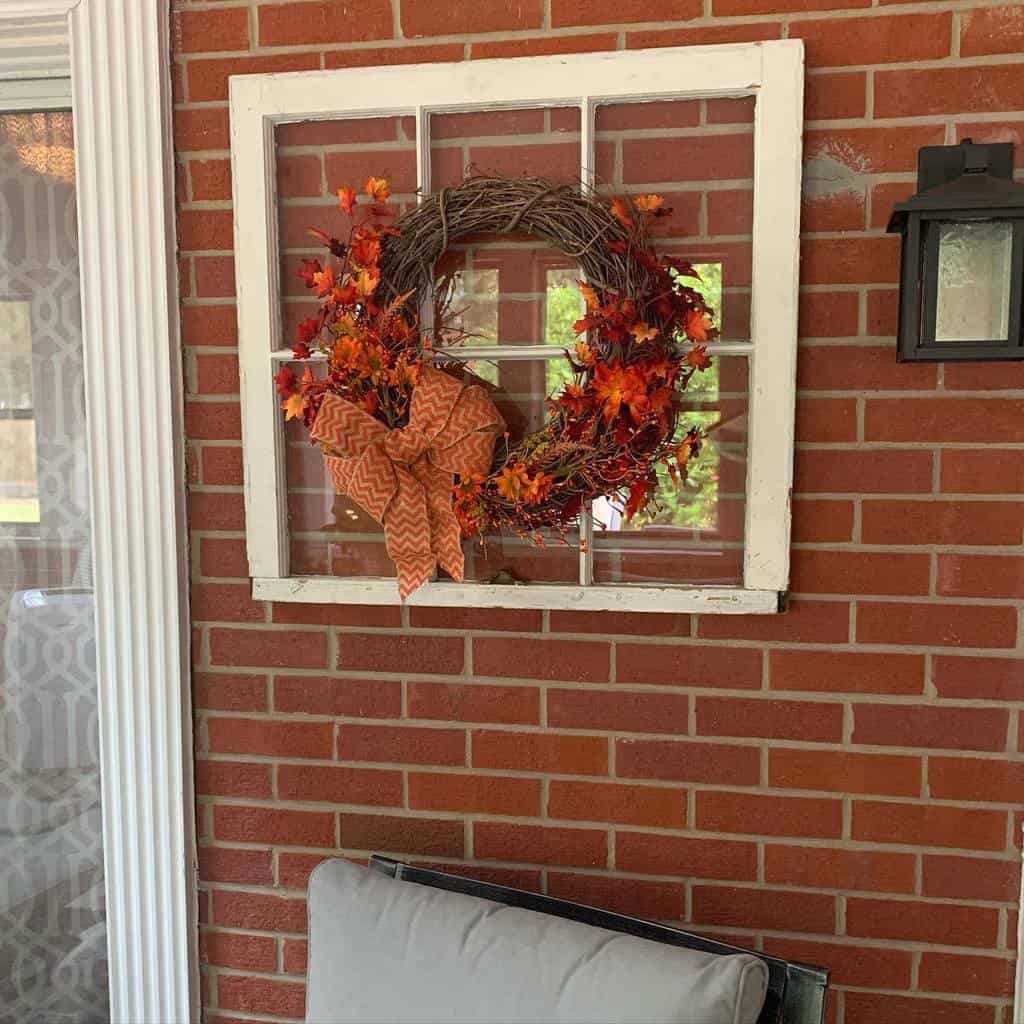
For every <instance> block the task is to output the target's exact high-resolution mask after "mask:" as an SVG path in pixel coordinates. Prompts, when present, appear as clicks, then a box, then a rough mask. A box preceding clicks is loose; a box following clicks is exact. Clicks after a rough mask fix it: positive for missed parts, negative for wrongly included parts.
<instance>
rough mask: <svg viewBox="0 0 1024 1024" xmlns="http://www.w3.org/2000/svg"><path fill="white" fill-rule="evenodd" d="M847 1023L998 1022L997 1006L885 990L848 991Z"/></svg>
mask: <svg viewBox="0 0 1024 1024" xmlns="http://www.w3.org/2000/svg"><path fill="white" fill-rule="evenodd" d="M843 1005H844V1007H845V1017H844V1021H845V1024H879V1022H880V1021H883V1020H885V1021H899V1022H900V1024H994V1021H995V1007H994V1006H984V1005H977V1004H976V1005H971V1004H970V1003H964V1002H955V1003H954V1002H942V1001H940V1000H937V999H921V998H918V997H916V996H914V997H911V996H897V995H892V994H891V993H882V992H847V993H846V995H845V996H844V1003H843Z"/></svg>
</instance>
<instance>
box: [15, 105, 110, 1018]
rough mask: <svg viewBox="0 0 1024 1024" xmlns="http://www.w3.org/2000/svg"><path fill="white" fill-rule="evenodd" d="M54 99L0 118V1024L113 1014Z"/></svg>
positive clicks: (81, 456)
mask: <svg viewBox="0 0 1024 1024" xmlns="http://www.w3.org/2000/svg"><path fill="white" fill-rule="evenodd" d="M79 291H80V289H79V265H78V244H77V229H76V219H75V149H74V136H73V130H72V117H71V113H70V111H67V110H45V111H27V112H11V113H0V1022H2V1024H7V1022H11V1024H14V1022H17V1024H55V1022H60V1024H65V1022H66V1024H100V1022H105V1021H108V1020H109V1019H110V1013H109V989H108V979H107V934H106V921H105V900H104V880H103V875H104V873H103V836H102V828H101V809H100V755H99V743H98V710H97V682H96V627H95V614H94V603H93V591H92V557H91V528H90V513H89V473H88V462H87V453H86V430H85V427H86V413H85V399H84V394H85V389H84V377H83V346H82V330H81V303H80V294H79Z"/></svg>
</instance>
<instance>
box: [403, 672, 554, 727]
mask: <svg viewBox="0 0 1024 1024" xmlns="http://www.w3.org/2000/svg"><path fill="white" fill-rule="evenodd" d="M407 699H408V716H409V717H410V718H436V719H440V720H447V721H453V722H497V723H500V724H504V725H514V724H517V723H518V724H525V725H539V724H540V690H539V689H537V688H536V687H534V686H474V685H466V684H462V683H420V682H410V683H409V684H408V697H407ZM552 724H553V725H557V724H558V723H557V722H553V723H552Z"/></svg>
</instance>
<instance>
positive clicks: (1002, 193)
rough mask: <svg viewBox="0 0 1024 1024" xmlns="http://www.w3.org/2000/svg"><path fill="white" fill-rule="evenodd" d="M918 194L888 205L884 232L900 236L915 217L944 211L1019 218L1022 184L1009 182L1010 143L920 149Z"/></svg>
mask: <svg viewBox="0 0 1024 1024" xmlns="http://www.w3.org/2000/svg"><path fill="white" fill-rule="evenodd" d="M917 188H918V191H917V194H916V195H913V196H911V197H910V199H907V200H906V201H905V202H902V203H897V204H896V205H895V206H894V207H893V211H892V216H891V217H890V218H889V226H888V229H887V230H888V231H890V232H900V231H902V230H903V227H904V225H905V224H906V221H907V217H908V216H910V215H911V214H914V213H941V212H942V211H944V210H948V211H949V212H950V213H952V214H956V213H957V212H963V213H965V214H968V213H978V212H980V211H988V212H990V213H991V215H992V216H993V217H999V216H1014V215H1020V216H1024V185H1019V184H1017V183H1016V182H1014V180H1013V143H1012V142H996V143H988V144H985V145H978V144H976V143H974V142H972V141H971V139H964V140H963V142H961V143H960V144H959V145H956V146H925V147H923V148H922V149H921V150H919V152H918V162H917Z"/></svg>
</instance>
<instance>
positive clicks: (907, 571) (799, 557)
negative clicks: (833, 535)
mask: <svg viewBox="0 0 1024 1024" xmlns="http://www.w3.org/2000/svg"><path fill="white" fill-rule="evenodd" d="M930 578H931V558H930V556H929V555H927V554H924V553H922V554H920V555H909V554H908V555H904V554H885V553H881V552H874V551H822V550H810V549H802V550H801V549H798V550H796V551H794V552H793V555H792V563H791V568H790V587H791V589H792V590H793V591H795V592H796V593H798V594H927V593H928V588H929V583H930Z"/></svg>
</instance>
